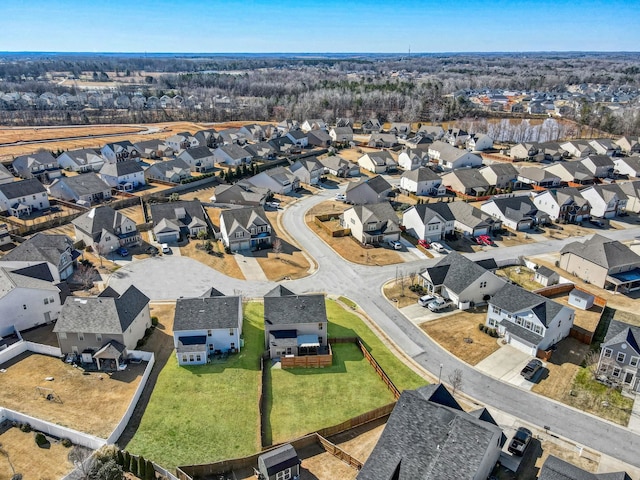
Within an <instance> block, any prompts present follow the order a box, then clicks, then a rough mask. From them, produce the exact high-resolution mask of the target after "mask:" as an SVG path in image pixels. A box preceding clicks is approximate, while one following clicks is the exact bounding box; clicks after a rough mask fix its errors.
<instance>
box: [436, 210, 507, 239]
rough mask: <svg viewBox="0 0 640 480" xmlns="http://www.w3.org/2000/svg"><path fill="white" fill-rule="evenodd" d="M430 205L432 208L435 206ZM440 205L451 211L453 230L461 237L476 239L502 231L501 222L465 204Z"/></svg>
mask: <svg viewBox="0 0 640 480" xmlns="http://www.w3.org/2000/svg"><path fill="white" fill-rule="evenodd" d="M430 205H431V206H433V205H435V204H430ZM442 205H443V206H442V207H440V208H445V207H444V205H446V208H448V209H449V211H451V213H452V214H453V216H454V218H455V221H454V224H453V225H454V228H455V230H456V231H457V232H461V233H462V234H463V235H471V236H473V237H477V236H478V235H490V234H491V233H492V232H494V231H497V230H502V221H501V220H499V219H497V218H494V217H492V216H491V215H489V214H487V213H484V212H483V211H482V210H480V209H479V208H476V207H474V206H473V205H471V204H469V203H467V202H450V203H442Z"/></svg>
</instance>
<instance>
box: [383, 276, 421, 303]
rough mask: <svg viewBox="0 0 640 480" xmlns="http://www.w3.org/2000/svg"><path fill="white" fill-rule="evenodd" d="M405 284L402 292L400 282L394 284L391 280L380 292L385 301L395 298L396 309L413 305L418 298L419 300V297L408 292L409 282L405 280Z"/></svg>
mask: <svg viewBox="0 0 640 480" xmlns="http://www.w3.org/2000/svg"><path fill="white" fill-rule="evenodd" d="M405 282H406V283H405V286H404V292H403V291H402V290H403V289H402V284H401V282H400V281H398V282H396V281H395V280H392V281H390V282H388V283H386V284H385V285H384V287H382V292H383V293H384V296H385V297H386V298H387V299H389V300H391V299H392V298H395V299H396V300H397V302H396V303H397V305H396V307H398V308H403V307H406V306H409V305H414V304H415V303H416V302H417V301H418V298H420V295H418V294H417V293H415V292H412V291H411V290H409V285H410V284H411V281H410V280H405Z"/></svg>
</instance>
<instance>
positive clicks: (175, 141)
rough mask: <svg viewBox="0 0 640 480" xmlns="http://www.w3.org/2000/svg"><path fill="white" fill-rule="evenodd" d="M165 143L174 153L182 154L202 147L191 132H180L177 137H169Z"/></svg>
mask: <svg viewBox="0 0 640 480" xmlns="http://www.w3.org/2000/svg"><path fill="white" fill-rule="evenodd" d="M164 143H165V144H166V145H167V146H169V147H170V148H171V149H172V150H173V151H174V152H181V151H182V150H186V149H188V148H196V147H200V146H201V144H200V141H199V140H198V138H197V137H195V136H194V135H191V132H180V133H176V134H175V135H171V136H170V137H167V138H166V139H165V141H164Z"/></svg>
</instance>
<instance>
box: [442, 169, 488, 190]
mask: <svg viewBox="0 0 640 480" xmlns="http://www.w3.org/2000/svg"><path fill="white" fill-rule="evenodd" d="M449 175H451V176H454V177H456V178H457V179H458V181H459V182H460V183H462V185H464V186H465V187H466V188H478V187H482V188H485V189H486V188H489V187H490V185H489V182H488V181H487V179H486V178H484V176H483V175H482V174H481V173H480V170H477V169H475V168H461V169H459V170H454V171H452V172H450V173H447V174H446V175H445V176H449Z"/></svg>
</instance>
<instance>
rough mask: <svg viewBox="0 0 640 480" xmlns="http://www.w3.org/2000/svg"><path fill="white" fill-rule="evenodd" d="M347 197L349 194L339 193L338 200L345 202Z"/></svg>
mask: <svg viewBox="0 0 640 480" xmlns="http://www.w3.org/2000/svg"><path fill="white" fill-rule="evenodd" d="M346 199H347V196H346V195H345V194H344V193H338V194H337V195H336V200H338V201H339V202H344V201H345V200H346Z"/></svg>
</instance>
